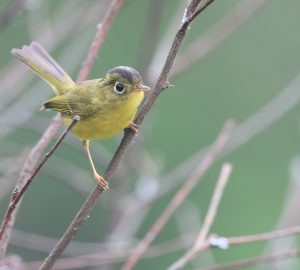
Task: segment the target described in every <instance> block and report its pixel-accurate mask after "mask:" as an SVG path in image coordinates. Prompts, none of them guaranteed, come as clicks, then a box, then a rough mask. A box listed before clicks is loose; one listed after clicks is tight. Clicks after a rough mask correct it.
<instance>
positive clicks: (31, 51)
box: [11, 42, 74, 95]
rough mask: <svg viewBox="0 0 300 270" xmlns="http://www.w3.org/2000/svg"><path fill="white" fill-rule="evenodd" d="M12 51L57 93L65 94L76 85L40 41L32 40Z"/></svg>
mask: <svg viewBox="0 0 300 270" xmlns="http://www.w3.org/2000/svg"><path fill="white" fill-rule="evenodd" d="M11 53H12V54H13V55H15V56H16V57H17V58H19V59H20V60H21V61H22V62H24V63H25V64H26V65H28V66H29V67H30V68H31V69H33V70H34V71H35V72H36V73H37V74H38V75H39V76H40V77H41V78H42V79H43V80H45V81H46V82H47V83H48V84H49V85H50V86H51V87H52V88H53V90H54V91H55V93H56V94H57V95H61V94H63V93H64V92H66V91H68V90H69V89H70V88H72V86H74V82H73V80H72V79H71V78H70V76H69V75H68V74H67V73H66V72H65V71H64V70H63V69H62V67H61V66H60V65H59V64H58V63H57V62H56V61H55V60H54V59H53V58H52V57H51V56H50V55H49V54H48V53H47V51H46V50H45V49H44V48H43V47H42V45H40V44H39V43H37V42H32V43H31V44H30V45H29V46H26V45H25V46H23V48H22V49H12V51H11Z"/></svg>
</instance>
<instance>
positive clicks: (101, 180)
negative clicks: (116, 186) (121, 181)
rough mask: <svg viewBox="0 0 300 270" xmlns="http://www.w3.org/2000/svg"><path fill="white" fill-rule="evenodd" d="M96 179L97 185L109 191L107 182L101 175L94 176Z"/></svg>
mask: <svg viewBox="0 0 300 270" xmlns="http://www.w3.org/2000/svg"><path fill="white" fill-rule="evenodd" d="M94 177H95V180H96V182H97V184H98V185H99V186H100V187H101V189H103V190H104V191H105V190H108V189H109V186H108V183H107V181H105V180H104V178H103V177H102V176H101V175H99V174H94Z"/></svg>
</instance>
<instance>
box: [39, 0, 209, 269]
mask: <svg viewBox="0 0 300 270" xmlns="http://www.w3.org/2000/svg"><path fill="white" fill-rule="evenodd" d="M195 2H198V0H192V1H191V3H190V4H189V6H188V9H189V7H190V5H191V4H192V3H195ZM210 2H212V1H210ZM206 7H208V5H207V6H206ZM204 10H205V8H203V9H202V11H204ZM192 11H194V10H192ZM199 14H200V12H199V13H198V14H197V15H199ZM191 21H192V20H191ZM191 21H189V18H186V19H185V20H184V21H183V22H182V24H181V26H180V28H179V30H178V31H177V33H176V35H175V38H174V40H173V44H172V46H171V49H170V51H169V54H168V56H167V59H166V61H165V64H164V66H163V69H162V71H161V73H160V76H159V78H158V80H157V82H156V85H155V87H154V89H153V91H152V93H151V94H150V95H149V96H148V98H147V99H146V101H145V103H144V105H143V107H142V109H141V111H140V113H139V114H138V116H137V118H136V120H135V123H136V124H137V125H140V124H141V123H142V121H143V119H144V117H145V116H146V115H147V113H148V112H149V111H150V109H151V108H152V106H153V104H154V102H155V100H156V99H157V97H158V96H159V94H160V93H161V92H162V91H163V90H164V89H165V88H166V85H167V77H168V75H169V73H170V70H171V67H172V66H173V63H174V60H175V57H176V55H177V53H178V51H179V49H180V47H181V44H182V42H183V40H184V37H185V34H186V31H187V29H188V26H189V24H190V22H191ZM134 135H135V133H134V132H133V131H132V130H131V129H126V130H125V133H124V137H123V139H122V141H121V143H120V145H119V147H118V149H117V150H116V152H115V154H114V156H113V158H112V160H111V161H110V163H109V165H108V167H107V169H106V171H105V173H104V178H105V179H106V180H109V179H110V178H111V176H112V175H113V173H114V171H115V170H116V168H117V167H118V165H119V163H120V161H121V159H122V157H123V155H124V153H125V151H126V149H127V148H128V146H129V144H130V142H131V141H132V139H133V137H134ZM101 194H102V190H101V189H100V188H99V187H98V186H96V187H95V188H94V190H92V192H91V193H90V195H89V196H88V198H87V199H86V201H85V202H84V204H83V205H82V207H81V209H80V210H79V211H78V213H77V214H76V215H75V217H74V219H73V221H72V222H71V224H70V225H69V227H68V228H67V230H66V231H65V233H64V235H63V236H62V237H61V239H60V240H59V242H58V243H57V245H56V246H55V247H54V248H53V250H52V251H51V252H50V254H49V256H48V257H47V258H46V259H45V261H44V263H43V264H42V266H41V268H40V269H41V270H46V269H50V268H51V267H52V266H53V265H54V263H55V261H56V260H57V258H58V257H59V256H60V255H61V253H62V252H63V251H64V249H65V248H66V247H67V245H68V244H69V242H70V241H71V240H72V238H73V237H74V236H75V234H76V232H77V231H78V229H79V227H80V226H81V225H82V223H83V222H84V221H85V220H86V218H87V217H88V216H89V215H90V212H91V210H92V208H93V207H94V205H95V203H96V202H97V200H98V199H99V197H100V195H101Z"/></svg>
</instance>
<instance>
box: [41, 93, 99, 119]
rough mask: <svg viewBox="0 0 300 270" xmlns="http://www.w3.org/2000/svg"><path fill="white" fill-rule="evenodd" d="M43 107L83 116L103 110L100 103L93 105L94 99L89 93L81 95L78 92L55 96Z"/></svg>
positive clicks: (65, 113)
mask: <svg viewBox="0 0 300 270" xmlns="http://www.w3.org/2000/svg"><path fill="white" fill-rule="evenodd" d="M42 109H45V110H53V111H57V112H60V113H62V114H64V115H70V116H73V115H79V116H80V117H82V118H84V117H88V116H90V115H93V114H95V113H96V112H100V111H101V107H99V105H98V106H93V105H92V100H91V98H89V97H88V96H87V95H85V96H79V95H76V94H66V95H61V96H55V97H53V98H51V99H49V100H47V101H46V102H44V103H43V108H42Z"/></svg>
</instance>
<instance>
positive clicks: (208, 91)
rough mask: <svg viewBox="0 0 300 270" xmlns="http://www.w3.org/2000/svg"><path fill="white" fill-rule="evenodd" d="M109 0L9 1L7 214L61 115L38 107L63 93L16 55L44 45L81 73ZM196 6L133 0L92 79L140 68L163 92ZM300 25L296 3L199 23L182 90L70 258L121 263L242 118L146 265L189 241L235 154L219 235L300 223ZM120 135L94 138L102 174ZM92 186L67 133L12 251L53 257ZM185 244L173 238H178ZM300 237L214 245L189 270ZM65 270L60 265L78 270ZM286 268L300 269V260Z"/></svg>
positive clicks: (242, 3)
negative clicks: (161, 77) (182, 29)
mask: <svg viewBox="0 0 300 270" xmlns="http://www.w3.org/2000/svg"><path fill="white" fill-rule="evenodd" d="M109 2H110V1H101V0H97V1H94V0H90V1H79V0H66V1H59V0H52V1H50V0H45V1H41V0H30V1H29V0H28V1H26V0H2V1H1V3H0V48H1V50H0V111H1V113H0V175H1V178H0V217H1V218H2V217H3V215H4V213H5V210H6V208H7V204H8V199H9V194H10V193H11V192H12V190H13V188H14V185H15V182H16V179H17V178H18V172H19V170H20V168H21V167H22V164H23V162H24V160H25V159H26V157H27V155H28V153H29V151H30V149H31V148H32V147H33V146H34V145H35V143H36V142H37V140H38V139H39V138H40V136H41V134H42V133H43V131H44V130H45V129H46V128H47V126H48V125H49V123H50V121H51V118H52V117H53V116H54V115H55V114H54V113H52V112H41V111H39V108H40V104H41V103H42V102H43V101H44V100H46V99H47V98H49V97H51V96H52V95H53V93H52V91H51V89H50V88H49V87H48V86H47V85H46V84H45V83H44V82H43V81H41V80H40V79H39V78H38V77H37V76H36V75H34V74H33V73H32V72H31V71H29V70H28V69H27V68H26V67H25V66H24V65H23V64H22V63H20V62H18V61H17V59H15V58H14V57H13V56H12V55H11V54H10V50H11V49H12V48H14V47H16V48H20V47H21V46H22V45H24V44H28V43H30V42H31V41H33V40H36V41H39V42H40V43H42V44H43V46H44V47H45V48H47V50H48V51H49V52H50V53H51V55H53V56H54V58H55V59H56V60H57V61H58V62H59V63H60V64H61V65H62V66H63V67H64V68H65V69H66V70H67V71H68V72H69V73H70V74H71V75H72V77H73V78H76V75H77V73H78V71H79V69H80V67H81V64H82V63H83V61H84V59H85V56H86V54H87V51H88V48H89V46H90V43H91V41H92V39H93V36H94V34H95V31H96V26H97V24H98V23H99V22H101V20H102V19H103V16H104V14H105V12H106V10H107V7H108V5H109ZM185 5H186V1H179V0H160V1H158V0H157V1H156V0H152V1H150V0H143V1H137V0H126V1H124V4H123V7H122V9H121V11H120V14H119V15H118V16H117V18H116V20H115V21H114V24H113V26H112V28H111V30H110V32H109V34H108V36H107V38H106V40H105V43H104V46H103V48H102V50H101V51H100V53H99V56H98V58H97V60H96V63H95V65H94V68H93V70H92V72H91V74H90V76H89V77H90V78H96V77H101V76H103V74H105V72H106V70H108V69H109V68H111V67H114V66H118V65H129V66H132V67H134V68H136V69H138V70H140V72H141V74H142V76H143V77H144V80H145V83H147V84H149V85H151V86H153V85H154V83H155V81H156V78H157V75H158V73H159V71H160V70H161V68H162V64H163V62H164V60H165V57H166V53H167V51H168V50H169V46H170V43H171V41H172V39H173V36H174V34H175V32H176V30H177V29H178V26H179V24H180V21H181V17H182V14H183V11H184V7H185ZM299 25H300V2H299V1H298V0H286V1H280V0H269V1H262V0H248V1H247V0H227V1H215V3H214V4H212V5H211V6H210V7H209V8H208V9H207V10H206V11H205V12H204V13H203V14H201V16H200V17H198V18H197V19H196V20H195V22H194V23H193V24H192V27H191V28H190V29H189V31H188V34H187V37H186V39H185V41H184V45H183V49H182V51H181V52H180V55H179V58H178V59H177V62H176V65H175V66H174V69H173V70H172V76H171V77H170V83H171V84H173V85H174V86H175V87H172V88H169V89H168V90H167V91H165V92H163V94H162V95H161V96H160V97H159V99H158V100H157V103H156V104H155V106H154V108H153V109H152V111H151V113H150V114H149V115H148V117H147V118H146V119H145V121H144V123H143V126H142V127H141V130H140V134H139V136H138V137H136V138H135V140H134V143H133V144H132V145H131V147H130V149H129V151H128V152H127V153H126V155H125V157H124V161H123V162H122V164H121V166H120V168H119V170H118V172H117V173H116V175H115V177H114V178H113V179H112V181H111V183H110V187H111V189H110V191H109V192H105V193H104V194H103V196H102V197H101V199H100V201H99V202H98V204H97V206H96V207H95V208H94V210H93V212H92V215H91V216H90V218H89V219H88V220H87V221H86V222H85V223H84V225H83V226H82V228H81V229H80V231H79V233H78V234H77V236H76V238H75V239H74V241H73V243H72V244H71V245H70V247H69V248H68V249H67V250H66V252H65V255H66V256H76V255H84V254H93V253H96V254H97V253H101V254H104V255H105V254H107V253H108V254H110V255H111V254H115V255H116V258H117V259H116V260H115V261H113V262H111V264H105V265H101V264H100V263H101V262H99V261H98V262H97V263H91V262H92V261H93V260H92V259H90V260H86V261H85V260H81V262H82V263H83V265H82V266H80V264H77V265H76V267H80V269H119V268H120V265H121V262H122V261H123V260H124V256H125V257H126V254H125V255H124V252H126V251H128V249H129V247H131V246H134V245H135V244H136V243H137V242H138V239H140V238H141V237H142V236H143V235H144V234H145V233H146V232H147V231H148V230H149V228H150V226H151V225H152V224H153V222H154V221H155V220H156V218H157V217H158V215H159V214H160V213H161V211H162V209H163V208H164V207H165V206H166V205H167V203H168V202H169V201H170V199H171V198H172V195H174V194H175V192H176V191H177V190H178V189H179V188H180V186H181V185H182V183H184V182H185V181H186V180H187V179H188V178H189V177H190V176H191V173H192V172H193V169H194V168H195V167H196V164H197V163H199V162H200V160H201V156H202V154H203V151H204V149H207V146H208V145H210V144H211V143H212V142H213V140H214V138H215V137H216V136H217V134H218V132H219V131H220V130H221V128H222V126H223V124H224V122H225V121H226V120H227V119H229V118H233V119H235V121H236V129H235V130H234V132H233V134H232V136H231V138H230V141H229V143H228V145H227V147H226V148H225V149H224V152H223V155H222V158H221V159H220V160H219V161H218V162H217V163H216V164H215V165H214V167H213V168H212V169H211V170H210V171H209V172H208V173H207V174H206V175H205V177H204V178H203V180H202V181H201V183H200V184H199V185H198V186H197V188H195V189H194V190H193V192H192V193H191V195H190V196H189V197H188V199H187V200H186V201H185V202H184V204H182V206H181V207H180V208H179V209H178V210H177V211H176V214H175V215H174V216H173V217H172V218H171V219H170V221H169V222H168V224H167V226H166V227H165V228H164V229H163V231H162V232H161V233H160V234H159V235H158V237H157V239H156V240H155V241H154V243H153V249H152V253H151V252H150V253H148V255H147V256H149V258H147V259H143V260H142V261H141V262H140V263H139V264H138V266H137V267H136V269H165V268H166V267H167V266H169V265H170V264H171V263H172V262H174V261H175V260H176V259H177V258H178V257H179V256H181V255H182V254H183V253H184V251H185V250H186V249H187V248H188V247H189V246H191V244H192V240H193V239H194V237H195V235H196V234H197V232H198V231H199V229H200V227H201V221H202V218H203V216H204V214H205V212H206V209H207V206H208V204H209V201H210V198H211V194H212V191H213V188H214V185H215V182H216V178H217V177H218V174H219V171H220V168H221V165H222V163H223V162H225V161H226V162H231V163H232V164H233V166H234V170H233V174H232V176H231V177H230V182H229V184H228V186H227V188H226V190H225V193H224V197H223V199H222V202H221V206H220V209H219V212H218V215H217V218H216V220H215V223H214V225H213V228H212V232H214V233H217V234H219V235H222V236H235V235H246V234H254V233H259V232H265V231H271V230H274V229H277V228H285V227H289V226H294V225H298V224H299V220H300V214H299V203H300V199H299V198H300V197H299V196H298V195H299V193H300V190H299V169H300V168H299V166H300V165H299V164H300V163H299V162H300V160H299V153H300V148H299V141H300V140H299V139H300V134H299V115H300V107H299V105H298V101H299V100H300V79H299V76H300V75H299V72H300V53H299V48H300V35H299ZM61 130H62V129H61ZM121 138H122V134H120V135H119V136H117V137H115V138H112V139H110V140H104V141H97V142H92V144H91V149H92V153H93V155H94V156H95V160H96V164H97V167H98V170H99V171H101V172H102V171H104V169H105V167H106V165H107V164H108V162H109V160H110V159H111V157H112V155H113V153H114V151H115V149H116V148H117V146H118V144H119V142H120V139H121ZM94 184H95V183H94V180H93V177H92V173H91V170H90V165H89V163H88V160H87V158H86V156H85V154H84V151H83V149H82V146H81V143H80V142H79V141H78V140H76V138H75V137H74V136H73V135H71V134H70V135H68V137H67V139H66V140H65V141H64V143H63V144H62V145H61V146H60V148H59V149H58V151H57V152H56V153H55V155H54V156H53V157H51V159H50V160H49V162H47V164H46V166H45V167H44V168H43V169H42V171H41V173H40V174H39V175H38V177H37V178H36V179H35V181H34V183H33V184H32V186H31V187H30V189H29V190H28V192H27V193H26V194H25V198H24V200H23V202H22V207H21V208H20V211H19V214H18V217H17V221H16V224H15V231H14V232H13V235H12V240H11V244H10V246H9V250H8V253H9V254H16V255H17V256H19V257H20V258H21V259H22V260H23V261H24V262H32V261H40V260H42V259H44V257H45V256H46V255H47V254H48V253H49V251H50V250H51V248H52V247H53V246H54V244H55V243H56V239H58V238H59V237H60V236H61V235H62V233H63V232H64V231H65V229H66V228H67V226H68V224H69V223H70V221H71V220H72V218H73V217H74V215H75V213H76V212H77V211H78V209H79V207H80V206H81V204H82V203H83V202H84V200H85V198H86V196H87V195H88V194H89V192H90V190H91V189H92V188H93V187H94ZM174 240H176V244H170V243H172V241H174ZM163 245H166V246H163ZM297 245H298V242H297V240H296V239H291V238H290V239H289V241H280V242H278V241H277V242H276V243H274V242H272V243H269V242H261V243H258V244H251V245H245V246H238V247H232V248H229V249H228V250H225V251H224V250H213V251H210V252H208V253H206V254H205V255H204V256H201V257H200V258H197V259H196V260H194V261H193V262H192V263H190V264H189V265H188V266H187V267H186V269H198V268H200V267H204V266H209V265H214V264H221V263H225V262H230V261H233V260H238V259H242V258H251V257H254V256H261V255H263V254H271V253H272V252H274V253H276V252H277V253H278V252H282V251H287V250H290V249H294V248H296V247H297ZM162 247H163V248H162ZM168 249H169V251H170V252H166V254H165V251H168ZM172 249H174V250H173V251H172ZM150 251H151V250H150ZM163 251H164V252H163ZM155 252H156V253H155ZM151 254H152V255H151ZM153 254H154V255H153ZM99 256H100V255H99ZM90 264H92V265H90ZM93 264H95V265H93ZM67 265H68V264H65V266H66V268H63V269H75V266H73V267H69V268H68V267H67ZM28 267H34V266H33V265H31V266H30V265H28ZM278 267H279V268H278V269H299V267H300V266H299V264H298V260H297V259H293V260H288V261H285V262H283V263H282V264H280V265H279V266H278ZM248 269H277V268H275V265H272V266H270V265H267V266H256V267H252V268H248Z"/></svg>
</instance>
